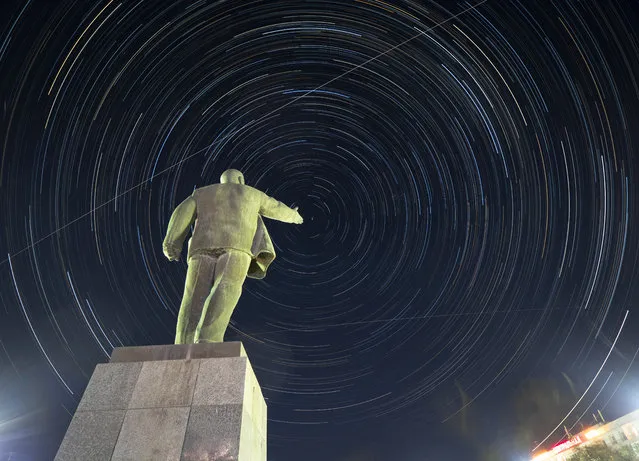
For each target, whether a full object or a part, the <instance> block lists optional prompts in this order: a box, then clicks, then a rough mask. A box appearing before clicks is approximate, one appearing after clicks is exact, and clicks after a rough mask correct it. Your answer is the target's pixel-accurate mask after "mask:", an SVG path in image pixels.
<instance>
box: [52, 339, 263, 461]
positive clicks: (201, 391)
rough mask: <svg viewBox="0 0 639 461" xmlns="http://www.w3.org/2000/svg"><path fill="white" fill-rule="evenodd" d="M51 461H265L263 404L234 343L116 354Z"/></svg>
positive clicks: (97, 375)
mask: <svg viewBox="0 0 639 461" xmlns="http://www.w3.org/2000/svg"><path fill="white" fill-rule="evenodd" d="M55 460H56V461H89V460H90V461H103V460H104V461H107V460H108V461H116V460H117V461H124V460H127V461H128V460H130V461H147V460H148V461H160V460H161V461H173V460H175V461H178V460H181V461H266V404H265V403H264V398H263V397H262V392H261V390H260V386H259V384H258V383H257V380H256V379H255V375H254V373H253V370H252V368H251V364H250V363H249V361H248V358H247V357H246V352H245V351H244V348H243V347H242V344H241V343H239V342H237V343H219V344H184V345H168V346H143V347H120V348H116V349H115V350H114V351H113V354H112V355H111V361H110V362H109V363H106V364H100V365H98V366H97V367H96V369H95V371H94V372H93V376H91V380H90V381H89V385H88V386H87V388H86V390H85V392H84V395H83V396H82V400H81V401H80V404H79V405H78V409H77V411H76V413H75V415H74V416H73V420H72V421H71V424H70V425H69V429H68V430H67V433H66V435H65V437H64V440H63V441H62V445H61V446H60V449H59V450H58V454H57V455H56V457H55Z"/></svg>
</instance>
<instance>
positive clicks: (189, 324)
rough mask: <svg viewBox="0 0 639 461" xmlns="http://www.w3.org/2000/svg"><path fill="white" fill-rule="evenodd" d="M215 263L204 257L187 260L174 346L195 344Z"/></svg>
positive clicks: (213, 259)
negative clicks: (187, 264) (187, 265)
mask: <svg viewBox="0 0 639 461" xmlns="http://www.w3.org/2000/svg"><path fill="white" fill-rule="evenodd" d="M215 263H216V258H213V257H211V256H206V255H198V256H194V257H192V258H191V259H190V260H189V268H188V270H187V272H186V282H185V283H184V295H183V296H182V304H181V305H180V312H179V313H178V320H177V328H176V330H175V344H193V343H194V342H195V330H196V328H197V325H198V322H199V321H200V318H201V317H202V312H203V310H204V304H205V302H206V298H207V297H208V295H209V293H210V291H211V286H212V285H213V277H214V275H215Z"/></svg>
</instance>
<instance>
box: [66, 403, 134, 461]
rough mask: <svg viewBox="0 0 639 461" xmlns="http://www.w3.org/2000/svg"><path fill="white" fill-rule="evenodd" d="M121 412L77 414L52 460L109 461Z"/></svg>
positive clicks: (118, 429)
mask: <svg viewBox="0 0 639 461" xmlns="http://www.w3.org/2000/svg"><path fill="white" fill-rule="evenodd" d="M124 413H125V411H124V410H115V411H82V412H77V413H76V414H75V416H73V419H72V420H71V424H70V425H69V429H67V433H66V435H65V437H64V440H63V441H62V444H61V445H60V449H59V450H58V454H57V455H56V457H55V461H87V460H91V461H109V460H110V459H111V454H112V453H113V448H114V447H115V443H116V440H117V439H118V434H119V433H120V427H121V426H122V421H123V420H124Z"/></svg>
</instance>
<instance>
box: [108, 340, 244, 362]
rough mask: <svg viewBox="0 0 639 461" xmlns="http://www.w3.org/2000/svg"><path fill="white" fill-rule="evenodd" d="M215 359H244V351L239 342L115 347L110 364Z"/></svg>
mask: <svg viewBox="0 0 639 461" xmlns="http://www.w3.org/2000/svg"><path fill="white" fill-rule="evenodd" d="M216 357H246V351H245V350H244V347H243V346H242V343H241V342H239V341H235V342H228V343H203V344H167V345H159V346H137V347H116V348H115V349H113V352H112V353H111V363H115V362H150V361H154V360H185V359H208V358H216Z"/></svg>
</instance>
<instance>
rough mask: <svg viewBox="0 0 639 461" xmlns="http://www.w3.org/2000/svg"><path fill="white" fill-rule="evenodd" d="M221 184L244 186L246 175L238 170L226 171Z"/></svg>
mask: <svg viewBox="0 0 639 461" xmlns="http://www.w3.org/2000/svg"><path fill="white" fill-rule="evenodd" d="M220 182H221V183H222V184H226V183H232V184H244V175H243V174H242V172H241V171H238V170H226V171H225V172H224V173H222V176H220Z"/></svg>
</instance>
